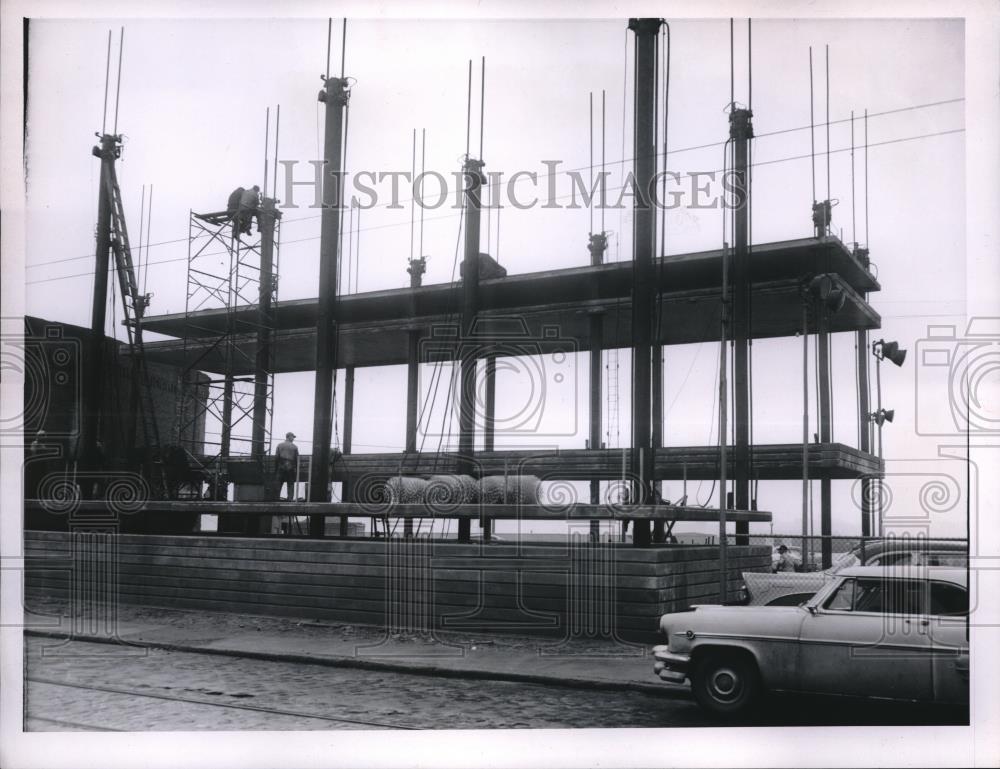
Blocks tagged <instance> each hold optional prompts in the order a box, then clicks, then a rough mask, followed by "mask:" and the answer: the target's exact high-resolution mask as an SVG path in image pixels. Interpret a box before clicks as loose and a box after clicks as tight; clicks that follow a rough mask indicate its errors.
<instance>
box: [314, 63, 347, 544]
mask: <svg viewBox="0 0 1000 769" xmlns="http://www.w3.org/2000/svg"><path fill="white" fill-rule="evenodd" d="M349 93H350V92H349V91H348V88H347V80H346V79H345V78H337V77H328V78H326V80H325V83H324V86H323V90H322V91H320V94H319V100H320V101H321V102H324V103H325V104H326V122H325V131H324V137H325V138H324V144H323V159H324V164H325V166H324V174H323V212H322V215H321V219H320V249H319V251H320V259H319V289H318V292H317V297H318V299H317V320H316V390H315V397H314V401H313V414H314V418H313V436H312V444H313V449H312V451H313V458H314V461H313V463H312V468H311V477H310V479H309V498H310V499H311V500H312V501H314V502H328V501H329V500H330V488H329V486H330V439H331V437H332V433H333V382H334V377H335V376H336V372H337V346H336V335H337V327H336V324H337V317H336V306H337V272H338V265H339V262H340V255H339V253H338V248H339V242H338V238H339V236H340V215H341V206H342V205H343V201H342V200H341V199H340V198H341V182H342V179H341V170H342V169H341V153H342V152H343V134H344V107H345V106H346V105H347V100H348V97H349ZM309 534H310V536H313V537H321V536H323V517H322V516H312V517H310V519H309Z"/></svg>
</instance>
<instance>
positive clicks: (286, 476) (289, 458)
mask: <svg viewBox="0 0 1000 769" xmlns="http://www.w3.org/2000/svg"><path fill="white" fill-rule="evenodd" d="M294 440H295V433H285V440H283V441H282V442H281V443H279V444H278V448H276V449H275V450H274V456H275V458H276V459H277V460H278V496H279V498H280V496H281V487H282V486H284V485H285V484H288V501H289V502H294V501H295V482H296V481H297V480H298V478H297V477H296V475H297V472H298V467H299V447H298V446H296V445H295V443H293V441H294Z"/></svg>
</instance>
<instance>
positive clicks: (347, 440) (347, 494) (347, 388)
mask: <svg viewBox="0 0 1000 769" xmlns="http://www.w3.org/2000/svg"><path fill="white" fill-rule="evenodd" d="M353 440H354V366H348V368H347V369H345V371H344V440H343V441H342V444H341V448H342V450H343V453H344V454H345V455H346V454H350V453H351V451H352V450H353V449H352V444H353ZM341 499H343V500H344V501H345V502H353V501H354V484H353V483H352V482H351V477H350V475H349V474H348V475H346V477H345V478H344V483H343V486H341ZM340 536H342V537H346V536H347V516H346V515H342V516H340Z"/></svg>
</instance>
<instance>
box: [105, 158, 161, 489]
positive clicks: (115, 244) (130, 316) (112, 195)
mask: <svg viewBox="0 0 1000 769" xmlns="http://www.w3.org/2000/svg"><path fill="white" fill-rule="evenodd" d="M109 171H110V173H109V174H108V177H107V185H108V188H107V189H106V190H105V193H106V194H107V196H108V199H109V200H110V201H111V232H110V240H111V250H112V253H113V254H114V257H115V272H116V273H117V275H118V283H119V286H120V288H121V296H122V309H123V311H124V315H125V330H126V332H127V334H128V346H129V355H130V357H131V359H132V382H133V387H134V388H135V390H134V392H135V393H136V395H137V396H138V403H136V404H135V405H136V407H137V408H136V412H137V413H136V416H137V417H138V418H139V420H140V421H141V424H142V435H143V440H144V441H145V446H146V450H147V456H148V459H149V461H151V462H152V464H153V466H154V467H156V468H157V478H156V480H158V481H160V482H164V478H163V464H162V461H161V457H160V434H159V428H158V426H157V424H156V415H155V408H154V404H153V394H152V391H151V388H150V384H149V369H148V367H147V365H146V357H145V350H144V348H143V344H142V318H143V315H144V314H145V312H146V307H147V306H148V305H149V296H148V295H144V294H142V293H140V290H139V283H138V281H137V280H136V276H135V268H134V266H133V264H132V249H131V247H130V246H129V240H128V227H127V226H126V224H125V211H124V208H123V206H122V198H121V190H120V189H119V187H118V176H117V174H116V173H115V169H114V166H113V165H112V166H111V167H110V169H109ZM132 435H133V436H134V432H133V434H132ZM129 440H130V441H131V440H132V436H130V438H129Z"/></svg>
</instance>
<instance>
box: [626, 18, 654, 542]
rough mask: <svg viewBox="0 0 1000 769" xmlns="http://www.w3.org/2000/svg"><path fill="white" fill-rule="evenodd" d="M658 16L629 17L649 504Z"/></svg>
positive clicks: (640, 405) (638, 352)
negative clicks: (632, 35) (632, 36)
mask: <svg viewBox="0 0 1000 769" xmlns="http://www.w3.org/2000/svg"><path fill="white" fill-rule="evenodd" d="M660 25H661V22H660V20H659V19H630V20H629V24H628V27H629V29H630V30H632V32H634V33H635V135H634V145H633V153H632V156H633V158H634V161H633V162H634V176H635V184H636V187H637V188H638V191H639V194H638V195H637V196H636V199H635V215H634V238H633V252H634V254H633V265H632V356H633V362H632V370H633V380H632V473H633V477H634V478H637V479H638V480H635V481H633V488H634V493H633V495H632V502H633V503H635V504H641V505H645V504H649V502H650V497H651V494H650V488H651V481H652V478H653V452H652V450H651V449H652V443H651V440H650V438H651V436H650V425H651V422H652V414H651V404H650V392H651V389H652V371H651V362H652V360H651V359H652V326H653V309H654V307H653V300H654V296H655V292H656V285H655V284H654V281H653V251H654V250H655V248H656V217H655V215H654V214H655V212H654V210H653V207H652V197H653V181H654V178H655V174H656V137H655V124H656V115H655V110H654V101H655V97H656V88H655V84H656V42H657V35H658V34H659V30H660ZM632 542H633V544H634V545H635V546H636V547H644V546H647V545H649V543H650V522H649V520H642V519H639V520H636V521H634V522H633V534H632Z"/></svg>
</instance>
